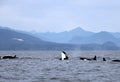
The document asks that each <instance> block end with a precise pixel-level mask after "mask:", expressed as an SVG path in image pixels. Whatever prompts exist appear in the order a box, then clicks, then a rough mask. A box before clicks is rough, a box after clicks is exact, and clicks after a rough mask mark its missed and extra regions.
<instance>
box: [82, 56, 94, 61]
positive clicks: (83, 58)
mask: <svg viewBox="0 0 120 82" xmlns="http://www.w3.org/2000/svg"><path fill="white" fill-rule="evenodd" d="M80 60H96V56H94V58H87V57H80Z"/></svg>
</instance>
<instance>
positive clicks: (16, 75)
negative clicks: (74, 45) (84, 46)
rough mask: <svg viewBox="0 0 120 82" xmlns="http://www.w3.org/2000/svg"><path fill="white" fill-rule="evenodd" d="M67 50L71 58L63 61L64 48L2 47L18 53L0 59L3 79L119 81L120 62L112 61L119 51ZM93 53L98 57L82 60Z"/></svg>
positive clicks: (10, 81) (11, 81)
mask: <svg viewBox="0 0 120 82" xmlns="http://www.w3.org/2000/svg"><path fill="white" fill-rule="evenodd" d="M66 52H67V53H68V56H69V57H70V58H69V60H65V61H60V60H59V57H60V53H61V51H0V55H1V56H3V55H15V54H16V55H17V56H18V57H19V58H18V59H1V60H0V82H120V62H116V63H115V62H111V60H112V59H120V51H66ZM94 55H96V56H97V61H81V60H79V57H81V56H84V57H87V56H88V57H93V56H94ZM102 57H106V59H107V61H106V62H104V61H102Z"/></svg>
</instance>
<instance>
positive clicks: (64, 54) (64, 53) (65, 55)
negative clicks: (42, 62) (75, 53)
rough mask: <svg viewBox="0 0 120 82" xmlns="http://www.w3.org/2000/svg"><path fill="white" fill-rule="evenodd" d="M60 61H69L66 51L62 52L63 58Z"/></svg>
mask: <svg viewBox="0 0 120 82" xmlns="http://www.w3.org/2000/svg"><path fill="white" fill-rule="evenodd" d="M60 60H68V56H67V54H66V52H65V51H62V52H61V58H60Z"/></svg>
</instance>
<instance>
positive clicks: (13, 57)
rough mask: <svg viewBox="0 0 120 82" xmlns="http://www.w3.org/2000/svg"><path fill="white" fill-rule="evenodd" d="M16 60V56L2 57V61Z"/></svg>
mask: <svg viewBox="0 0 120 82" xmlns="http://www.w3.org/2000/svg"><path fill="white" fill-rule="evenodd" d="M15 58H17V57H16V55H14V56H3V57H1V59H15Z"/></svg>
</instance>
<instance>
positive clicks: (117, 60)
mask: <svg viewBox="0 0 120 82" xmlns="http://www.w3.org/2000/svg"><path fill="white" fill-rule="evenodd" d="M112 61H113V62H120V60H117V59H116V60H112Z"/></svg>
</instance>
